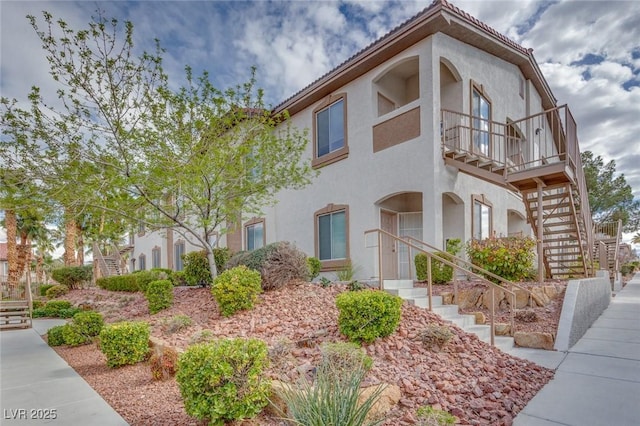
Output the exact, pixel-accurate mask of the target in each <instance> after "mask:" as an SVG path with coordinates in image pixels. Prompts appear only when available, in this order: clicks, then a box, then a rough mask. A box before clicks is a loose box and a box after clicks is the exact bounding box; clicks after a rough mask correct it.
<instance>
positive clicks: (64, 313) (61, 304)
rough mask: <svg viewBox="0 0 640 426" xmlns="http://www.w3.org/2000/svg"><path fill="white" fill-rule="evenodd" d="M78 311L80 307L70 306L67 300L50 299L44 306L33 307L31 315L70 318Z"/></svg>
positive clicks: (35, 316)
mask: <svg viewBox="0 0 640 426" xmlns="http://www.w3.org/2000/svg"><path fill="white" fill-rule="evenodd" d="M80 311H81V309H80V308H75V307H73V306H71V302H69V301H68V300H50V301H48V302H47V303H46V304H45V305H44V306H42V307H40V308H37V309H34V310H33V317H34V318H42V317H52V318H71V317H73V316H74V315H75V314H77V313H78V312H80Z"/></svg>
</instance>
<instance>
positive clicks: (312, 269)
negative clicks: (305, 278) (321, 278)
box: [307, 257, 322, 280]
mask: <svg viewBox="0 0 640 426" xmlns="http://www.w3.org/2000/svg"><path fill="white" fill-rule="evenodd" d="M307 267H308V268H309V280H312V279H314V278H315V277H317V276H318V275H320V269H321V268H322V262H320V259H318V258H317V257H307Z"/></svg>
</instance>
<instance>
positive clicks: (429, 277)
mask: <svg viewBox="0 0 640 426" xmlns="http://www.w3.org/2000/svg"><path fill="white" fill-rule="evenodd" d="M374 232H375V233H377V235H378V274H379V289H380V290H382V289H383V274H382V272H383V270H382V236H387V237H389V238H391V239H393V240H395V241H397V242H400V243H403V244H406V245H407V247H409V248H412V249H414V250H417V251H418V252H420V253H424V254H425V255H427V284H428V291H427V300H428V304H429V311H430V312H433V302H432V297H433V294H432V285H433V279H432V274H431V262H432V260H437V261H438V262H441V263H443V264H445V265H447V266H450V267H452V268H453V269H454V270H461V271H463V272H465V273H466V274H469V275H471V276H472V277H474V278H476V279H479V280H480V281H483V282H485V283H487V284H490V285H491V287H490V288H491V309H490V316H489V320H490V329H491V345H492V346H495V307H496V303H495V301H496V295H495V290H496V289H498V290H501V291H503V292H505V293H506V294H508V295H509V296H511V304H510V305H511V335H512V336H513V334H514V333H515V309H516V293H515V292H514V291H511V290H508V289H506V288H503V287H502V286H500V285H498V284H496V283H494V282H492V281H490V280H488V279H487V278H485V277H483V276H482V275H478V274H476V273H475V272H471V271H469V270H468V269H465V268H463V267H462V266H459V265H457V264H456V263H454V262H452V261H450V260H449V259H445V258H444V257H442V256H438V255H437V254H434V253H432V252H429V251H427V250H424V249H422V248H420V247H418V246H416V245H415V244H412V243H410V242H409V241H407V240H404V239H402V238H400V237H398V236H397V235H393V234H391V233H389V232H387V231H384V230H382V229H380V228H375V229H369V230H367V231H364V235H365V245H366V237H367V235H368V234H371V233H374ZM479 269H481V268H479ZM486 272H488V273H489V274H491V272H489V271H486ZM496 277H497V276H496ZM529 293H530V292H529Z"/></svg>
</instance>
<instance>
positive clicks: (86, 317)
mask: <svg viewBox="0 0 640 426" xmlns="http://www.w3.org/2000/svg"><path fill="white" fill-rule="evenodd" d="M73 325H75V326H77V327H78V331H79V332H80V333H81V334H83V335H85V336H87V337H95V336H97V335H99V334H100V331H102V327H104V319H103V318H102V314H100V313H99V312H95V311H83V312H78V313H77V314H75V315H74V316H73Z"/></svg>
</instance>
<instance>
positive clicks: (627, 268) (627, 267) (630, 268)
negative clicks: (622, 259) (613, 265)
mask: <svg viewBox="0 0 640 426" xmlns="http://www.w3.org/2000/svg"><path fill="white" fill-rule="evenodd" d="M633 272H635V265H633V264H632V263H625V264H624V265H622V266H621V267H620V273H621V274H622V275H629V274H632V273H633Z"/></svg>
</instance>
